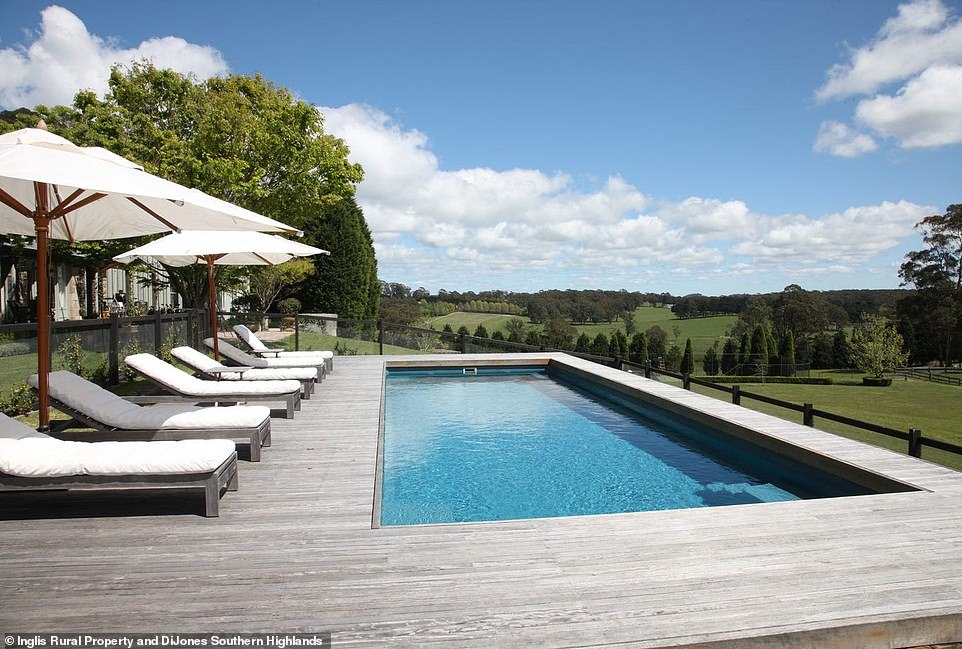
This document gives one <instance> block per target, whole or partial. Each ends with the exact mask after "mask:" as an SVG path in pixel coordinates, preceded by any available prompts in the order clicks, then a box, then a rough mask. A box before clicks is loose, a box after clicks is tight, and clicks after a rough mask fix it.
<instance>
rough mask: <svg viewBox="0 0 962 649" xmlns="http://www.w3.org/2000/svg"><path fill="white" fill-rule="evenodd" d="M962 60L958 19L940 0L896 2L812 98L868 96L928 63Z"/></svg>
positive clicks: (829, 74)
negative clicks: (866, 40)
mask: <svg viewBox="0 0 962 649" xmlns="http://www.w3.org/2000/svg"><path fill="white" fill-rule="evenodd" d="M960 59H962V21H959V20H957V19H955V20H952V19H950V16H949V12H948V10H947V9H946V8H945V5H943V4H942V2H941V0H915V2H910V3H907V4H903V5H900V6H899V13H898V16H896V17H894V18H890V19H888V20H887V21H885V24H883V25H882V28H881V29H880V30H879V32H878V34H877V35H876V36H875V38H874V39H873V40H872V41H871V42H870V43H868V44H867V45H865V46H864V47H860V48H858V49H855V50H852V53H851V61H850V62H849V63H847V64H839V65H835V66H832V68H831V69H830V70H829V71H828V81H826V82H825V84H824V85H823V86H822V87H821V88H819V89H818V90H817V91H816V93H815V96H816V98H817V99H819V100H820V101H826V100H829V99H840V98H844V97H850V96H853V95H868V94H871V93H873V92H875V91H877V90H878V89H880V88H882V87H883V86H885V85H887V84H889V83H893V82H897V81H902V80H904V79H908V78H910V77H913V76H915V75H916V74H918V73H920V72H922V71H923V70H925V69H927V68H928V67H930V66H932V65H937V64H940V63H955V62H957V61H959V60H960Z"/></svg>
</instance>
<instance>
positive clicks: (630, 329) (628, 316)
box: [621, 309, 638, 336]
mask: <svg viewBox="0 0 962 649" xmlns="http://www.w3.org/2000/svg"><path fill="white" fill-rule="evenodd" d="M621 321H622V322H623V323H625V336H631V335H633V334H634V333H635V331H636V330H637V329H638V325H637V324H635V312H634V311H633V310H631V309H626V310H624V311H622V312H621Z"/></svg>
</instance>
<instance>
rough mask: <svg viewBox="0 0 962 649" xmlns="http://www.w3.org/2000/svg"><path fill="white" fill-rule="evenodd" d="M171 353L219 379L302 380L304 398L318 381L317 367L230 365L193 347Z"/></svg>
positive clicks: (205, 374) (212, 377)
mask: <svg viewBox="0 0 962 649" xmlns="http://www.w3.org/2000/svg"><path fill="white" fill-rule="evenodd" d="M170 353H171V355H172V356H173V357H174V358H176V359H177V360H179V361H180V362H181V363H183V364H184V365H187V366H189V367H192V368H193V369H194V370H195V371H197V372H198V373H200V374H203V375H204V376H206V377H208V378H211V379H216V380H218V381H220V380H222V379H223V380H225V381H291V380H294V381H300V382H301V398H303V399H310V398H311V393H312V392H314V384H315V383H317V381H318V376H317V372H318V370H317V368H316V367H230V366H227V365H221V364H220V363H218V362H217V361H215V360H214V359H213V358H211V357H210V356H208V355H207V354H204V353H202V352H199V351H197V350H196V349H194V348H193V347H174V348H173V349H171V350H170ZM322 374H323V371H322Z"/></svg>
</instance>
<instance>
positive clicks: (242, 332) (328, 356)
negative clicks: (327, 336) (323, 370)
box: [233, 324, 334, 372]
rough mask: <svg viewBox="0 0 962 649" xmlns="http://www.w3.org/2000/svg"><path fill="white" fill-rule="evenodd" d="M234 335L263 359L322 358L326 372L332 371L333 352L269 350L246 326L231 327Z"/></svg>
mask: <svg viewBox="0 0 962 649" xmlns="http://www.w3.org/2000/svg"><path fill="white" fill-rule="evenodd" d="M233 329H234V333H235V334H237V337H238V338H240V339H241V340H242V341H244V344H245V345H247V346H248V347H250V349H251V351H252V352H253V353H254V354H257V355H258V356H263V357H264V358H284V359H287V358H322V359H324V363H325V364H326V365H327V371H328V372H333V371H334V352H328V351H304V352H302V351H296V352H289V351H285V350H283V349H276V348H271V347H268V346H267V345H265V344H264V343H262V342H261V341H260V339H259V338H258V337H257V336H255V335H254V332H253V331H251V330H250V329H249V328H248V327H247V325H242V324H236V325H234V327H233Z"/></svg>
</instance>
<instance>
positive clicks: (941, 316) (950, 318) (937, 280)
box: [897, 205, 962, 364]
mask: <svg viewBox="0 0 962 649" xmlns="http://www.w3.org/2000/svg"><path fill="white" fill-rule="evenodd" d="M916 228H918V229H919V230H920V231H921V232H922V241H923V243H924V244H925V246H926V247H925V248H924V249H923V250H916V251H913V252H910V253H909V254H908V255H906V257H905V262H904V263H903V264H902V266H901V268H900V269H899V276H900V277H901V278H902V282H903V284H905V285H911V286H914V287H915V288H916V292H915V294H914V295H910V296H908V297H905V298H903V299H902V300H900V302H899V304H898V307H897V310H898V316H899V321H900V328H901V329H902V332H903V333H905V334H907V335H906V338H908V339H909V340H910V341H911V342H912V344H913V348H912V350H911V355H912V357H913V358H914V359H915V360H917V361H925V360H931V359H933V358H938V359H940V360H941V361H942V362H943V364H948V363H949V362H950V361H952V360H955V359H957V358H958V357H959V353H960V337H959V335H958V331H959V327H960V325H962V205H949V207H948V209H947V210H946V211H945V214H936V215H933V216H927V217H925V218H924V219H922V221H920V222H919V223H918V224H916Z"/></svg>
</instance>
